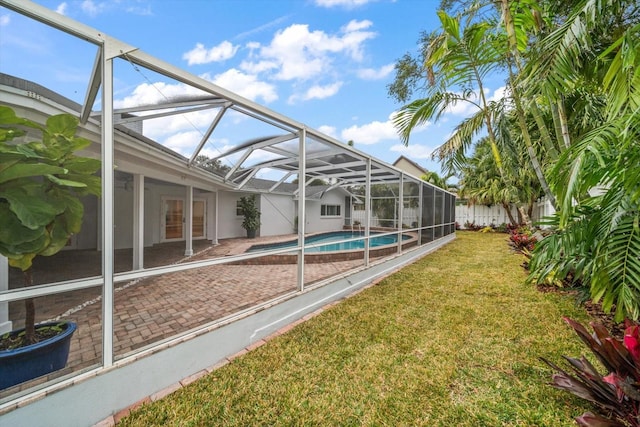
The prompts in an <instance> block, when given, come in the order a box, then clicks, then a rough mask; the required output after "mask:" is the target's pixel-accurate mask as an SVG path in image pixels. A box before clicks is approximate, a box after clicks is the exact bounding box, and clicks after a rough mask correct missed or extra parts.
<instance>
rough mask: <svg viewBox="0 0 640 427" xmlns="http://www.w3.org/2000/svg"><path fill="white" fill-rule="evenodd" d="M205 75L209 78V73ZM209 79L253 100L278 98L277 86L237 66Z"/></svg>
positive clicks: (271, 100) (268, 100) (267, 100)
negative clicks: (262, 80) (238, 68)
mask: <svg viewBox="0 0 640 427" xmlns="http://www.w3.org/2000/svg"><path fill="white" fill-rule="evenodd" d="M203 77H204V78H206V79H208V77H207V75H204V76H203ZM208 80H211V82H213V83H215V84H217V85H218V86H221V87H223V88H225V89H227V90H230V91H232V92H235V93H237V94H239V95H241V96H244V97H245V98H249V99H251V100H253V101H255V100H257V99H262V100H263V101H264V102H266V103H269V102H273V101H275V100H277V99H278V94H277V93H276V89H275V86H273V85H271V84H269V83H266V82H261V81H259V80H258V78H257V76H255V75H252V74H245V73H243V72H241V71H239V70H236V69H235V68H231V69H230V70H227V71H225V72H224V73H222V74H218V75H216V76H215V77H214V78H213V79H208Z"/></svg>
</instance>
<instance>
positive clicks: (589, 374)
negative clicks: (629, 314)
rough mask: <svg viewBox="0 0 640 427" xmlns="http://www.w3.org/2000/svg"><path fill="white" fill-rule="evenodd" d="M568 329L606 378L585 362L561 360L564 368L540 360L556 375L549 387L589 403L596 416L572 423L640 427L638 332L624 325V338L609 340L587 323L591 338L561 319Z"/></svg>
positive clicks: (573, 323)
mask: <svg viewBox="0 0 640 427" xmlns="http://www.w3.org/2000/svg"><path fill="white" fill-rule="evenodd" d="M564 320H565V321H566V322H567V324H568V325H569V326H571V327H572V328H573V330H574V331H575V332H576V334H578V336H579V337H580V339H581V340H582V341H583V342H584V343H585V344H586V345H587V347H589V349H590V350H591V352H592V353H593V355H594V356H595V357H596V358H597V359H598V361H600V363H601V364H602V366H603V367H604V369H605V370H606V371H607V374H606V375H602V374H601V373H600V372H598V370H597V369H596V368H595V367H594V366H593V364H592V363H591V362H589V360H587V358H585V357H584V356H581V357H580V358H579V359H576V358H572V357H567V356H563V357H564V359H565V360H566V362H567V363H566V364H567V365H568V366H567V368H565V369H563V368H561V367H560V366H558V365H556V364H554V363H552V362H550V361H549V360H547V359H544V358H541V360H542V361H544V362H545V363H546V364H547V365H549V366H550V367H551V368H553V369H554V370H555V371H556V373H555V374H554V375H553V377H552V381H551V385H552V386H553V387H555V388H558V389H560V390H564V391H567V392H569V393H571V394H573V395H575V396H578V397H580V398H582V399H585V400H588V401H589V402H591V403H592V404H593V405H594V406H595V407H596V408H597V411H598V412H599V413H598V414H593V413H591V412H587V413H585V414H583V415H581V416H579V417H578V418H576V422H577V423H578V425H579V426H584V427H617V426H620V427H625V426H627V427H628V426H632V427H638V426H640V417H639V414H640V388H639V385H640V329H639V326H638V325H637V324H635V323H632V322H630V321H627V322H626V329H625V331H624V338H623V339H622V340H619V339H617V338H614V337H612V336H611V335H610V334H609V332H608V331H607V329H606V328H605V327H604V326H603V325H601V324H597V323H591V324H590V325H591V327H592V328H593V331H594V333H593V334H591V333H589V331H587V329H586V328H585V327H584V326H583V325H581V324H580V323H578V322H576V321H574V320H572V319H569V318H565V319H564Z"/></svg>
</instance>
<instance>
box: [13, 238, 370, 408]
mask: <svg viewBox="0 0 640 427" xmlns="http://www.w3.org/2000/svg"><path fill="white" fill-rule="evenodd" d="M295 238H296V235H284V236H273V237H258V238H256V239H245V238H237V239H224V240H221V241H220V242H219V244H217V245H212V244H211V242H209V241H205V240H200V241H195V242H194V244H193V248H194V252H195V254H194V255H193V256H191V257H185V256H184V255H183V254H184V242H172V243H163V244H160V245H155V246H153V247H149V248H145V253H144V257H145V258H144V259H145V266H146V267H147V268H150V267H156V266H162V265H170V264H180V263H183V262H190V261H196V260H205V259H213V258H221V257H227V256H230V255H238V254H242V253H244V252H245V251H246V250H247V249H248V248H249V247H251V246H252V245H255V244H267V243H276V242H281V241H285V240H292V239H295ZM360 252H362V251H360ZM308 256H309V255H308ZM131 259H132V251H131V249H128V250H127V249H125V250H118V251H116V253H115V256H114V265H115V270H116V271H118V272H123V271H129V270H130V269H131V265H132V262H131ZM363 264H364V263H363V260H362V259H355V260H342V261H337V260H336V261H330V262H321V263H311V262H306V263H305V270H304V271H305V285H309V284H312V283H316V282H319V281H322V280H324V279H328V278H330V277H333V276H338V275H342V274H345V273H346V272H348V271H350V270H354V269H358V268H361V267H363ZM34 270H35V271H36V272H37V274H36V275H35V283H53V282H57V281H61V280H71V279H75V278H81V277H93V276H98V275H100V271H101V254H100V252H98V251H73V250H70V251H63V252H60V253H59V254H57V255H56V256H53V257H41V258H40V259H38V260H37V263H36V265H34ZM20 281H21V274H20V272H19V271H18V270H17V269H13V268H11V269H10V284H13V285H14V286H17V285H18V284H19V283H20ZM296 291H297V265H296V264H278V263H273V262H272V260H271V261H270V262H269V263H260V264H254V265H245V264H235V265H234V264H220V265H213V266H209V267H201V268H194V269H190V270H187V271H182V272H177V273H169V274H163V275H158V276H153V277H147V278H145V279H142V280H134V281H131V282H126V283H117V284H116V288H115V293H114V321H113V329H114V354H115V357H116V359H119V358H122V357H125V356H127V355H129V354H131V353H132V352H135V351H139V350H140V349H141V348H144V347H146V346H150V345H155V344H157V343H159V342H161V341H163V340H166V339H168V338H170V337H175V336H177V335H179V334H182V333H186V332H187V331H189V330H193V329H194V328H197V327H199V326H203V325H207V324H210V323H212V322H215V321H219V320H220V319H224V318H225V317H228V316H231V315H233V314H235V313H238V312H241V311H242V310H245V309H247V308H250V307H254V306H257V305H259V304H261V303H265V302H268V301H270V300H273V299H276V298H278V297H283V296H285V295H287V294H291V295H293V294H295V292H296ZM101 294H102V288H101V287H94V288H88V289H81V290H78V291H74V292H68V293H63V294H55V295H49V296H46V297H40V298H37V299H36V300H35V303H36V313H37V319H36V320H37V321H38V322H41V321H45V320H49V319H65V320H72V321H74V322H76V323H77V324H78V331H77V332H76V333H75V334H74V336H73V338H72V343H71V351H70V356H69V362H68V364H67V367H66V368H65V369H63V370H60V371H57V372H55V373H53V374H51V375H49V376H46V377H42V378H40V379H36V380H33V381H31V382H28V383H25V384H23V385H22V386H16V387H13V388H9V389H6V390H2V391H0V399H1V398H4V397H7V396H10V395H11V394H13V393H16V392H19V391H21V390H22V389H26V388H27V387H31V386H34V385H37V384H41V383H44V382H46V381H47V380H49V379H52V378H54V377H60V376H63V375H67V374H70V373H72V372H77V371H81V370H84V369H88V368H91V367H94V366H97V365H99V364H100V363H101V358H102V324H101V318H102V295H101ZM23 315H24V304H22V302H21V301H16V302H12V303H10V304H9V316H10V320H13V321H14V327H15V328H17V327H21V326H22V325H21V319H23Z"/></svg>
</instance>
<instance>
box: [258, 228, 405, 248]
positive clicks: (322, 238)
mask: <svg viewBox="0 0 640 427" xmlns="http://www.w3.org/2000/svg"><path fill="white" fill-rule="evenodd" d="M376 234H377V233H371V234H370V236H371V237H370V239H369V241H370V243H369V247H371V248H373V247H376V246H384V245H392V244H394V243H397V242H398V235H397V234H393V235H389V236H377V237H376ZM358 237H364V232H357V231H354V232H351V231H334V232H331V233H323V234H318V235H315V236H309V237H306V238H305V239H304V241H305V245H307V246H308V245H313V247H306V248H305V252H306V253H310V252H335V251H349V250H354V249H364V240H356V241H351V242H341V243H331V242H336V241H340V240H345V239H353V238H358ZM406 239H409V236H406V235H403V236H402V240H406ZM297 245H298V241H297V240H291V241H288V242H280V243H268V244H263V245H253V246H251V247H250V248H249V249H248V250H247V252H257V251H264V250H269V249H284V248H293V247H296V246H297ZM318 245H320V246H318Z"/></svg>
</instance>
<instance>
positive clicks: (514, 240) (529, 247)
mask: <svg viewBox="0 0 640 427" xmlns="http://www.w3.org/2000/svg"><path fill="white" fill-rule="evenodd" d="M509 242H510V244H511V246H512V247H513V248H514V249H515V250H516V251H518V252H523V253H526V254H529V253H530V252H531V251H533V250H534V249H535V246H536V243H538V239H536V237H535V236H534V235H533V230H531V229H530V228H529V227H518V228H516V229H515V230H512V231H511V232H510V233H509Z"/></svg>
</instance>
